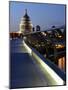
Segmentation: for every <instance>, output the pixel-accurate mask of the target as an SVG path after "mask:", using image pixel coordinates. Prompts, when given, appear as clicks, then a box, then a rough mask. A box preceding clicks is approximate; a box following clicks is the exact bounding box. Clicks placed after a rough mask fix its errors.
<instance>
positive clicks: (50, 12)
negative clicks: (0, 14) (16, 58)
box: [9, 2, 65, 32]
mask: <svg viewBox="0 0 68 90" xmlns="http://www.w3.org/2000/svg"><path fill="white" fill-rule="evenodd" d="M9 5H10V6H9V7H10V8H9V10H10V11H9V13H10V15H9V17H10V22H9V29H10V32H12V31H19V24H20V21H21V18H22V17H23V16H24V14H25V9H27V12H28V15H29V16H30V19H31V21H32V24H33V26H34V27H35V26H36V25H40V27H41V29H42V30H44V29H47V28H51V26H52V25H55V26H61V25H64V24H65V5H60V4H41V3H24V2H10V4H9Z"/></svg>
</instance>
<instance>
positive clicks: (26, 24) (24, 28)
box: [20, 9, 33, 34]
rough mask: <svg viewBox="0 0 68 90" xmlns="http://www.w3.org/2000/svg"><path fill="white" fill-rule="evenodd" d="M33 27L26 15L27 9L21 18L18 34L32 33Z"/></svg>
mask: <svg viewBox="0 0 68 90" xmlns="http://www.w3.org/2000/svg"><path fill="white" fill-rule="evenodd" d="M32 29H33V25H32V23H31V21H30V17H29V16H28V14H27V9H26V10H25V15H24V16H23V18H22V20H21V23H20V32H21V33H23V34H26V33H30V32H32Z"/></svg>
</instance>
